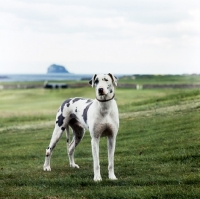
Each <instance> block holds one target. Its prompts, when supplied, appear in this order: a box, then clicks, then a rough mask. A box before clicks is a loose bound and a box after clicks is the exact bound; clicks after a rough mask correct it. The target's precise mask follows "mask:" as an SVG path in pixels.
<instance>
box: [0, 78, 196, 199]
mask: <svg viewBox="0 0 200 199" xmlns="http://www.w3.org/2000/svg"><path fill="white" fill-rule="evenodd" d="M123 81H124V82H125V81H129V80H123ZM187 81H189V80H187ZM141 82H142V80H141ZM143 82H144V81H143ZM74 96H82V97H87V98H94V97H95V96H94V90H93V89H92V88H90V87H88V88H84V89H81V88H76V89H66V90H44V89H24V90H22V89H19V90H0V198H2V199H6V198H9V199H10V198H11V199H14V198H20V199H23V198H24V199H27V198H37V199H38V198H43V199H60V198H70V199H72V198H91V199H94V198H95V199H96V198H97V199H98V198H106V199H109V198H116V199H117V198H119V199H123V198H124V199H125V198H140V199H143V198H155V199H156V198H166V199H169V198H176V199H177V198H181V199H186V198H191V199H195V198H199V197H200V90H179V89H175V90H173V89H161V90H133V89H122V88H117V89H116V100H117V103H118V106H119V112H120V130H119V134H118V137H117V146H116V153H115V173H116V176H117V177H118V180H117V181H110V180H108V177H107V174H108V172H107V144H106V139H105V138H102V139H101V142H100V161H101V173H102V178H103V181H102V182H100V183H95V182H93V168H92V154H91V146H90V136H89V133H88V132H86V135H85V137H84V139H83V141H82V142H81V143H80V145H79V146H78V147H77V149H76V153H75V159H76V162H77V164H79V166H80V169H72V168H70V167H69V162H68V157H67V153H66V143H65V136H64V135H63V137H62V138H61V140H60V142H59V143H58V144H57V146H56V148H55V150H54V153H53V156H52V161H51V167H52V171H51V172H44V171H43V170H42V166H43V163H44V156H45V149H46V147H47V146H48V144H49V141H50V138H51V135H52V130H53V127H54V119H55V114H56V112H57V109H58V107H59V106H60V104H61V103H62V102H63V101H64V100H65V99H66V98H69V97H74Z"/></svg>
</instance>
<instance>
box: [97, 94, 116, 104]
mask: <svg viewBox="0 0 200 199" xmlns="http://www.w3.org/2000/svg"><path fill="white" fill-rule="evenodd" d="M114 97H115V94H114V95H113V97H112V98H111V99H108V100H100V99H97V97H96V99H97V100H98V101H99V102H108V101H110V100H112V99H114Z"/></svg>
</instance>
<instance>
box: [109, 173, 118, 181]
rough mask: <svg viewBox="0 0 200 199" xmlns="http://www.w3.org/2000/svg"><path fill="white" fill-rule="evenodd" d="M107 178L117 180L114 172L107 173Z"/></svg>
mask: <svg viewBox="0 0 200 199" xmlns="http://www.w3.org/2000/svg"><path fill="white" fill-rule="evenodd" d="M109 179H110V180H117V178H116V176H115V174H112V175H109Z"/></svg>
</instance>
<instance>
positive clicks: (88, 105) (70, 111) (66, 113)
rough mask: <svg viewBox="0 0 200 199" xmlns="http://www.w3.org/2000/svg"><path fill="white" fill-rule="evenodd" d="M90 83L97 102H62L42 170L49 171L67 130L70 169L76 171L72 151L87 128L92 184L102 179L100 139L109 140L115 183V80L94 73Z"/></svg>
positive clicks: (110, 76)
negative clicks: (52, 159)
mask: <svg viewBox="0 0 200 199" xmlns="http://www.w3.org/2000/svg"><path fill="white" fill-rule="evenodd" d="M89 84H91V86H92V87H94V86H95V88H96V99H94V100H91V99H85V98H79V97H75V98H70V99H68V100H66V101H64V102H63V104H62V105H61V106H60V108H59V110H58V113H57V115H56V122H55V128H54V131H53V135H52V138H51V141H50V144H49V146H48V148H47V149H46V157H45V162H44V166H43V168H44V170H45V171H51V167H50V158H51V155H52V151H53V149H54V148H55V146H56V143H57V142H58V141H59V139H60V137H61V135H62V134H63V131H64V130H66V136H67V143H68V144H67V149H68V156H69V162H70V166H71V167H74V168H79V166H78V165H77V164H75V162H74V151H75V147H76V146H77V145H78V144H79V142H80V141H81V140H82V138H83V136H84V133H85V130H84V129H87V130H89V132H90V135H91V145H92V155H93V166H94V181H101V180H102V178H101V174H100V164H99V141H100V137H101V136H107V137H108V141H107V142H108V162H109V163H108V172H109V179H111V180H116V179H117V178H116V176H115V174H114V152H115V143H116V136H117V132H118V129H119V116H118V108H117V104H116V101H115V100H114V97H115V93H114V86H117V78H116V77H115V76H113V75H112V74H110V73H109V74H107V75H103V74H100V75H96V74H95V75H94V76H93V78H92V79H91V80H90V82H89ZM69 127H71V129H72V131H73V139H72V141H71V143H70V144H69V142H70V132H69Z"/></svg>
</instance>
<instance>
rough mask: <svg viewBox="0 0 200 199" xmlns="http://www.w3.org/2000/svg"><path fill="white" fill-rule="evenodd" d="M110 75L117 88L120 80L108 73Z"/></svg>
mask: <svg viewBox="0 0 200 199" xmlns="http://www.w3.org/2000/svg"><path fill="white" fill-rule="evenodd" d="M108 75H109V76H110V77H111V79H112V82H113V84H114V86H117V80H118V79H117V77H115V76H114V75H113V74H111V73H108Z"/></svg>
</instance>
